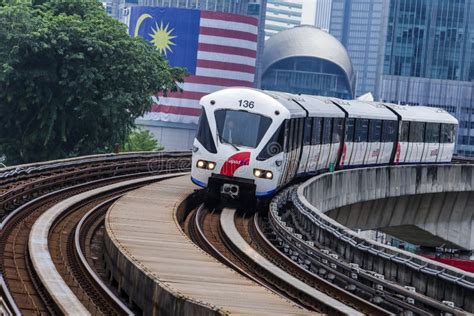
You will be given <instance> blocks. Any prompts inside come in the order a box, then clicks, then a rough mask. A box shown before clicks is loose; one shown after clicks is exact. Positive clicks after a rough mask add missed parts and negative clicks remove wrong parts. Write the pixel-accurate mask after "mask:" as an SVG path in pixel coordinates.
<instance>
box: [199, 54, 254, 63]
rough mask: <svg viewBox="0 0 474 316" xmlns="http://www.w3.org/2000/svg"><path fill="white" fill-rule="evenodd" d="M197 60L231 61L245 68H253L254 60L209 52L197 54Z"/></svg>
mask: <svg viewBox="0 0 474 316" xmlns="http://www.w3.org/2000/svg"><path fill="white" fill-rule="evenodd" d="M197 59H201V60H213V61H222V62H227V61H229V60H231V61H232V62H233V63H236V64H242V65H247V66H255V58H251V57H245V56H238V55H229V54H221V53H210V52H201V51H199V52H198V55H197Z"/></svg>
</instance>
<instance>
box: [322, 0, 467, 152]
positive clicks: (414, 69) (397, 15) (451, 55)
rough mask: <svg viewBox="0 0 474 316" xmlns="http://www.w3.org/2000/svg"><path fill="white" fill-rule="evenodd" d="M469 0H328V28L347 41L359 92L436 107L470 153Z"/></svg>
mask: <svg viewBox="0 0 474 316" xmlns="http://www.w3.org/2000/svg"><path fill="white" fill-rule="evenodd" d="M473 16H474V0H332V7H331V14H330V27H329V32H330V33H331V34H333V35H334V36H335V37H336V38H338V39H339V40H340V41H341V42H342V44H343V45H344V46H345V47H346V48H347V50H348V52H349V55H350V57H351V59H352V62H353V66H354V70H355V72H356V77H357V78H356V96H360V95H362V94H364V93H366V92H371V93H373V94H374V97H375V99H376V100H384V101H387V102H394V103H399V104H411V105H428V106H434V107H441V108H444V109H446V110H447V111H449V112H450V113H452V114H453V115H455V116H456V117H457V118H458V119H459V121H460V126H459V130H458V138H457V145H456V151H457V152H458V153H459V154H465V155H474V18H473Z"/></svg>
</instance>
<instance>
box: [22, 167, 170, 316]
mask: <svg viewBox="0 0 474 316" xmlns="http://www.w3.org/2000/svg"><path fill="white" fill-rule="evenodd" d="M164 177H169V175H165V176H152V177H144V178H140V179H136V180H129V181H123V182H118V183H115V184H111V185H107V186H104V187H100V188H97V189H93V190H90V191H86V192H84V193H81V194H78V195H75V196H73V197H71V198H68V199H66V200H63V201H61V202H59V203H58V204H56V205H54V206H53V207H51V208H50V209H49V210H48V211H46V212H45V213H44V214H43V215H41V217H39V219H38V220H37V221H36V222H35V224H34V225H33V228H32V230H31V233H30V237H29V240H28V247H29V252H30V257H31V261H32V263H33V266H34V268H35V272H36V273H37V274H38V277H39V279H40V280H41V282H42V284H43V285H44V286H45V288H46V290H47V291H48V293H49V294H50V296H51V297H52V299H53V300H54V301H55V303H56V304H57V305H58V307H59V308H60V310H61V311H62V312H63V313H64V314H66V315H90V313H89V311H88V310H87V309H86V307H85V306H84V305H83V304H82V303H81V302H80V300H79V299H78V298H77V297H76V295H75V294H74V293H73V292H72V290H71V289H70V288H69V287H68V286H67V284H66V282H65V281H64V279H63V278H62V277H61V275H60V273H59V272H58V271H57V269H56V267H55V264H54V262H53V260H52V258H51V254H50V252H49V247H48V236H49V232H50V229H51V227H52V225H53V224H54V222H55V221H56V219H58V218H59V217H60V216H61V215H62V214H63V213H64V212H65V211H67V210H68V209H69V208H71V207H73V206H74V205H76V204H77V203H80V202H81V201H84V200H87V199H90V198H92V197H94V196H97V195H100V194H103V193H106V192H111V191H114V190H117V189H119V188H123V187H126V186H130V185H133V184H139V183H147V182H150V181H154V180H160V179H162V178H164Z"/></svg>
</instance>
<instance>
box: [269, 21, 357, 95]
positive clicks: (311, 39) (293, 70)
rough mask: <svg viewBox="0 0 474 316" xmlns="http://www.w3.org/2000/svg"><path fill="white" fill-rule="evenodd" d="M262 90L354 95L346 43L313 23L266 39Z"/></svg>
mask: <svg viewBox="0 0 474 316" xmlns="http://www.w3.org/2000/svg"><path fill="white" fill-rule="evenodd" d="M262 62H263V76H262V81H261V82H262V85H261V86H262V89H266V90H276V91H284V92H290V93H302V94H311V95H324V96H333V97H338V98H342V99H352V98H353V89H352V87H353V79H354V77H353V73H352V64H351V61H350V59H349V55H348V54H347V51H346V50H345V48H344V46H342V45H341V43H340V42H338V41H337V39H335V38H334V37H333V36H331V35H330V34H329V33H327V32H324V31H322V30H320V29H317V28H315V27H311V26H300V27H295V28H293V29H289V30H286V31H282V32H280V33H278V34H276V35H274V36H272V37H271V38H270V39H268V40H267V41H266V42H265V50H264V54H263V57H262Z"/></svg>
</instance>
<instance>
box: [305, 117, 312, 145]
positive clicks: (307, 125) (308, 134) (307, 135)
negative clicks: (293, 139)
mask: <svg viewBox="0 0 474 316" xmlns="http://www.w3.org/2000/svg"><path fill="white" fill-rule="evenodd" d="M304 120H305V124H304V136H303V145H304V146H307V145H311V135H312V131H311V129H312V127H313V118H312V117H307V118H305V119H304Z"/></svg>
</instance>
